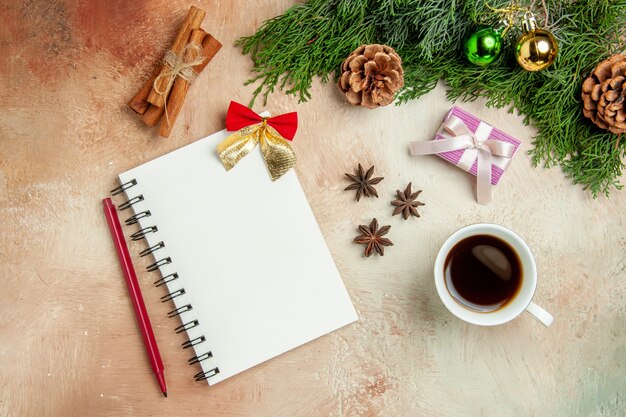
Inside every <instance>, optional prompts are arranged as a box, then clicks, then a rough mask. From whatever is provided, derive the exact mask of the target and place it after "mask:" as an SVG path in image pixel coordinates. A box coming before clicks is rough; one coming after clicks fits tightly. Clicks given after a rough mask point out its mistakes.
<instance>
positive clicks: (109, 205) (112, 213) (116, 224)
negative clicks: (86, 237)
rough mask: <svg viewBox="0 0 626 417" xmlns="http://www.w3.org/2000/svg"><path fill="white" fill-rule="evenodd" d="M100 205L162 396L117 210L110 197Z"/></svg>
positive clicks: (155, 351)
mask: <svg viewBox="0 0 626 417" xmlns="http://www.w3.org/2000/svg"><path fill="white" fill-rule="evenodd" d="M102 205H103V207H104V215H105V216H106V218H107V223H108V224H109V230H110V231H111V237H112V238H113V243H114V245H115V250H116V252H117V257H118V259H119V261H120V266H121V267H122V271H123V272H124V278H126V284H127V286H128V292H129V293H130V299H131V301H132V302H133V308H134V310H135V316H136V317H137V323H138V324H139V328H140V329H141V335H142V336H143V344H144V345H145V346H146V352H147V353H148V358H149V359H150V365H152V371H153V372H154V375H156V378H157V381H158V382H159V387H161V392H162V393H163V396H165V397H167V388H166V386H165V375H163V361H162V360H161V354H160V353H159V347H158V346H157V343H156V340H155V339H154V333H153V331H152V325H151V324H150V317H148V312H147V311H146V305H145V304H144V302H143V296H142V295H141V289H140V288H139V282H137V274H135V268H134V267H133V263H132V261H131V259H130V253H129V252H128V246H126V240H124V234H123V233H122V225H121V224H120V219H119V217H118V216H117V211H116V209H115V206H114V205H113V202H112V201H111V199H110V198H105V199H103V200H102Z"/></svg>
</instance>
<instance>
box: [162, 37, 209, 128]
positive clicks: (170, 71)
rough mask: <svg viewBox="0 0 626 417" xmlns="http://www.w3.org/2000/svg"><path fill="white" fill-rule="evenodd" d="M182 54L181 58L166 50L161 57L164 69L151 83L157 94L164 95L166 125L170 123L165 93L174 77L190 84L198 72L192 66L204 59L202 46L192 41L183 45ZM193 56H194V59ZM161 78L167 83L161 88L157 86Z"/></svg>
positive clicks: (167, 92) (172, 82)
mask: <svg viewBox="0 0 626 417" xmlns="http://www.w3.org/2000/svg"><path fill="white" fill-rule="evenodd" d="M182 56H183V59H180V58H179V57H178V55H176V54H175V53H174V52H173V51H167V52H166V53H165V56H164V57H163V65H165V70H164V71H161V73H160V74H159V75H158V76H157V77H156V78H155V79H154V82H153V83H152V89H153V90H154V91H155V92H156V93H157V94H159V95H161V96H163V97H165V100H164V101H163V109H164V110H165V121H166V123H167V124H168V125H171V123H170V118H169V114H168V112H167V95H168V94H169V92H170V89H171V88H172V86H173V85H174V81H176V77H180V78H182V79H183V80H185V81H187V83H189V84H192V83H193V82H194V81H195V80H196V78H198V73H197V72H195V71H194V69H193V67H195V66H196V65H200V64H202V62H203V61H204V59H205V57H204V56H203V55H202V48H200V46H199V45H197V44H193V43H189V44H187V45H186V46H185V49H184V50H183V53H182ZM193 57H196V58H195V59H194V58H193ZM163 79H166V80H167V83H166V84H165V88H164V89H163V90H161V89H160V88H159V83H161V82H162V80H163Z"/></svg>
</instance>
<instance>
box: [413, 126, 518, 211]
mask: <svg viewBox="0 0 626 417" xmlns="http://www.w3.org/2000/svg"><path fill="white" fill-rule="evenodd" d="M492 130H493V127H492V126H490V125H489V124H488V123H485V122H483V121H481V122H480V124H479V125H478V128H477V129H476V132H474V133H472V131H471V130H470V129H469V128H468V127H467V125H466V124H465V123H464V122H463V120H461V119H460V118H458V117H456V116H454V115H450V116H449V117H448V118H447V119H446V121H445V122H444V125H443V127H442V131H443V132H444V133H445V134H446V138H444V139H439V140H431V141H427V142H411V144H410V145H409V147H410V150H411V155H432V154H438V153H442V152H450V151H457V150H464V152H463V155H462V156H461V158H460V159H459V161H458V162H457V163H456V166H458V167H459V168H461V169H463V170H464V171H468V172H469V171H470V169H471V168H472V165H474V161H476V159H478V161H477V166H476V200H477V201H478V202H479V203H480V204H487V203H489V202H490V201H491V167H492V165H498V166H501V167H503V166H506V163H507V162H508V160H510V159H511V157H513V154H515V149H516V147H515V146H514V145H513V144H511V143H508V142H502V141H498V140H495V139H489V135H490V134H491V131H492Z"/></svg>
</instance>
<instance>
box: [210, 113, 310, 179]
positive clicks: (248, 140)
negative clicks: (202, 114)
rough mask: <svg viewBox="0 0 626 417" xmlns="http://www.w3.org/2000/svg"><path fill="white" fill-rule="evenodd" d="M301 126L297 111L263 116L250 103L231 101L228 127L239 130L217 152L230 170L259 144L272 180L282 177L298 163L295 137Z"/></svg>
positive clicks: (218, 147) (218, 146) (227, 119)
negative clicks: (295, 151) (249, 105)
mask: <svg viewBox="0 0 626 417" xmlns="http://www.w3.org/2000/svg"><path fill="white" fill-rule="evenodd" d="M297 128H298V115H297V113H295V112H292V113H286V114H282V115H280V116H275V117H262V116H260V115H258V114H256V113H255V112H253V111H252V110H250V109H249V108H248V107H246V106H244V105H242V104H239V103H236V102H234V101H231V102H230V106H229V107H228V113H227V115H226V130H229V131H235V132H234V133H232V134H231V135H230V136H228V137H227V138H226V139H225V140H224V141H223V142H222V143H220V144H219V145H217V152H218V155H219V158H220V160H221V161H222V164H223V165H224V167H225V168H226V170H230V169H231V168H233V167H234V166H235V165H236V164H237V163H238V162H239V160H240V159H241V158H243V157H244V156H246V155H247V154H248V153H250V151H251V150H252V149H254V147H255V146H256V145H257V144H260V146H261V153H262V154H263V159H264V160H265V164H266V165H267V169H268V170H269V172H270V177H271V178H272V181H275V180H277V179H278V178H280V177H281V176H282V175H283V174H285V172H287V171H288V170H289V169H291V168H292V167H293V166H294V165H295V164H296V154H295V153H294V152H293V149H291V146H290V145H289V142H288V141H291V140H292V139H293V137H294V136H295V134H296V130H297Z"/></svg>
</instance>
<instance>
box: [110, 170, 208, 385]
mask: <svg viewBox="0 0 626 417" xmlns="http://www.w3.org/2000/svg"><path fill="white" fill-rule="evenodd" d="M135 185H137V181H136V180H135V179H132V180H130V181H128V182H126V183H124V184H121V185H120V186H119V187H117V188H115V189H113V190H111V194H112V195H117V194H121V193H123V192H126V195H127V196H128V190H129V189H130V188H132V187H134V186H135ZM141 201H144V196H143V194H139V195H137V196H135V197H130V196H129V199H128V200H127V201H125V202H124V203H122V204H120V205H119V206H118V209H119V210H126V209H128V208H130V207H132V206H133V205H135V204H137V203H139V202H141ZM150 216H152V213H151V212H150V210H144V211H141V212H136V213H135V214H134V215H133V216H130V217H129V218H128V219H126V220H125V223H126V225H127V226H132V225H134V224H137V223H139V220H141V219H145V218H148V217H150ZM158 231H159V229H158V227H157V226H156V225H153V226H147V227H144V228H142V229H141V230H138V231H136V232H135V233H133V234H132V235H131V236H130V238H131V239H132V240H135V241H136V240H142V239H145V237H146V235H147V234H149V233H158ZM164 247H165V243H164V242H163V241H160V242H159V243H157V244H156V245H153V246H151V247H149V248H146V249H144V250H142V251H141V252H140V254H139V255H140V256H142V257H143V256H147V255H150V254H152V255H153V256H154V253H155V252H156V251H158V250H159V249H163V248H164ZM171 263H172V258H171V257H169V256H165V257H161V258H160V259H158V260H157V258H156V257H155V262H154V263H152V264H150V265H148V266H147V267H146V270H147V271H148V272H153V271H157V270H159V269H160V268H161V267H162V266H165V265H169V264H171ZM178 278H179V276H178V273H177V272H173V273H171V274H169V275H165V276H163V277H162V278H160V279H158V280H156V281H155V282H154V285H155V286H157V287H160V286H162V285H165V284H168V283H170V282H172V281H174V280H176V279H178ZM184 294H185V289H184V288H179V289H178V290H175V291H171V292H169V293H168V294H166V295H164V296H163V297H161V301H162V302H164V303H165V302H168V301H171V300H173V299H174V298H176V297H180V296H181V295H184ZM191 310H193V306H192V305H191V304H186V305H183V306H181V307H178V308H176V309H174V310H172V311H170V312H169V313H167V316H168V317H170V318H172V317H176V316H180V315H181V314H182V313H186V312H188V311H191ZM199 325H200V322H199V321H198V320H191V321H189V322H187V323H183V324H181V325H180V326H178V327H177V328H176V329H174V331H175V332H176V333H182V332H186V331H188V330H190V329H193V328H194V327H197V326H199ZM204 342H206V337H204V336H200V337H196V338H195V339H193V340H187V341H186V342H184V343H183V344H182V348H183V349H187V348H190V347H193V346H196V345H199V344H200V343H204ZM212 357H213V353H212V352H211V351H208V352H205V353H202V354H199V355H196V356H194V357H193V358H190V359H189V360H188V362H189V364H190V365H195V364H197V363H200V362H202V361H204V360H207V359H209V358H212ZM219 373H220V370H219V368H217V367H215V368H213V369H211V370H209V371H206V372H204V371H203V372H199V373H197V374H196V375H195V376H194V378H195V380H196V381H204V380H205V379H208V378H211V377H213V376H215V375H217V374H219Z"/></svg>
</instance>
